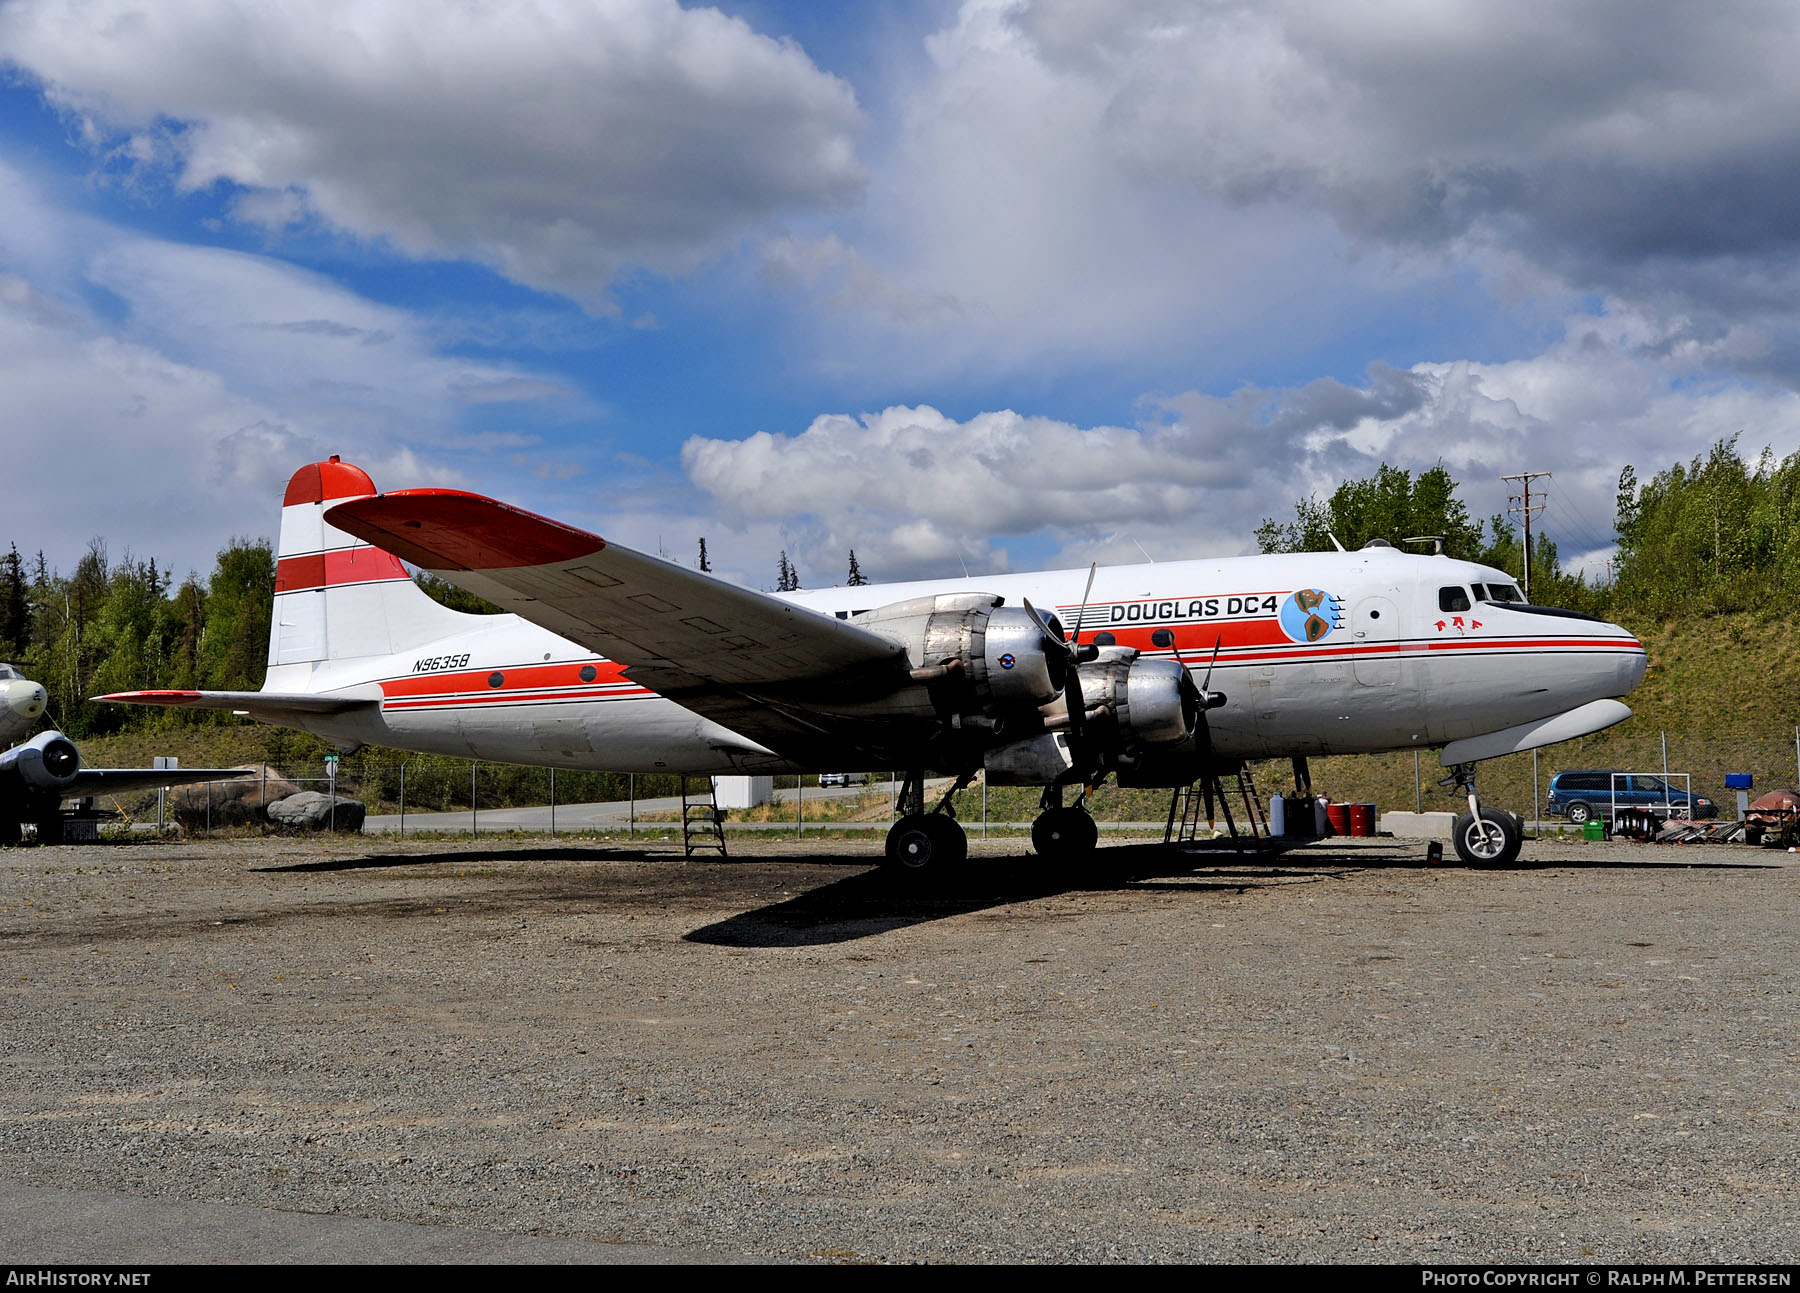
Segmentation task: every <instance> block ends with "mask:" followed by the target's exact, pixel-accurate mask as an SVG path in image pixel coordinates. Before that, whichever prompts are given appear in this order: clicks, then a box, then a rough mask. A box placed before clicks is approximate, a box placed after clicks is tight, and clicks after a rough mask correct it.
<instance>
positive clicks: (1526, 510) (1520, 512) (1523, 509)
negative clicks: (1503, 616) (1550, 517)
mask: <svg viewBox="0 0 1800 1293" xmlns="http://www.w3.org/2000/svg"><path fill="white" fill-rule="evenodd" d="M1549 475H1550V473H1549V472H1547V471H1522V472H1519V473H1518V474H1517V475H1515V476H1502V477H1501V478H1500V479H1501V480H1516V481H1518V482H1519V492H1518V493H1517V494H1511V495H1508V496H1507V500H1506V514H1507V515H1508V516H1522V517H1524V518H1525V600H1526V601H1530V600H1531V518H1532V517H1533V516H1536V515H1537V514H1538V513H1539V512H1542V511H1543V510H1544V507H1545V504H1544V503H1541V502H1540V503H1533V502H1532V501H1531V482H1532V481H1534V480H1541V479H1547V478H1548V477H1549ZM1538 497H1539V498H1542V499H1547V498H1548V497H1549V495H1547V494H1546V493H1544V492H1543V491H1542V490H1540V491H1538Z"/></svg>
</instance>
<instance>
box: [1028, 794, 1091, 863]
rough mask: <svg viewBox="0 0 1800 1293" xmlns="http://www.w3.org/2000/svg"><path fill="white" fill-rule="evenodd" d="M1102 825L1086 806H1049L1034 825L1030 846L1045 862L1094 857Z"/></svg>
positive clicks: (1064, 861)
mask: <svg viewBox="0 0 1800 1293" xmlns="http://www.w3.org/2000/svg"><path fill="white" fill-rule="evenodd" d="M1099 842H1100V828H1099V827H1098V826H1096V825H1094V819H1093V818H1092V817H1090V816H1088V814H1087V810H1086V809H1085V808H1047V809H1045V810H1044V811H1043V812H1041V813H1039V814H1038V817H1037V820H1036V821H1035V822H1033V823H1032V824H1031V847H1032V848H1033V849H1035V850H1036V851H1037V855H1038V856H1039V857H1041V858H1043V859H1044V860H1045V861H1046V862H1051V863H1056V864H1058V865H1062V864H1066V863H1070V862H1082V861H1085V860H1086V859H1088V858H1090V857H1092V856H1093V853H1094V846H1095V845H1097V844H1098V843H1099Z"/></svg>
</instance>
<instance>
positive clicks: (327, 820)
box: [268, 790, 368, 834]
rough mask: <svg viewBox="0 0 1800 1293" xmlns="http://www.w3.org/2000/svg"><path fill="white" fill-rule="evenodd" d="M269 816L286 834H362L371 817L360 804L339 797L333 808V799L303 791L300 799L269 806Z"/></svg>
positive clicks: (281, 801) (290, 799)
mask: <svg viewBox="0 0 1800 1293" xmlns="http://www.w3.org/2000/svg"><path fill="white" fill-rule="evenodd" d="M268 815H269V820H270V821H271V822H274V823H275V825H277V826H280V827H282V828H283V829H285V830H291V831H328V830H338V831H343V832H347V833H350V834H354V833H355V832H357V831H360V830H362V827H363V818H364V817H366V816H367V815H368V810H367V809H366V808H364V807H363V805H362V801H361V800H357V799H345V798H344V797H343V796H342V795H339V796H338V798H337V800H336V801H335V806H334V802H333V800H332V798H331V796H330V795H322V794H320V793H319V792H318V791H316V790H302V791H301V792H300V793H299V794H297V795H289V796H288V797H287V798H285V799H277V800H276V801H275V802H274V803H272V804H270V805H269V807H268Z"/></svg>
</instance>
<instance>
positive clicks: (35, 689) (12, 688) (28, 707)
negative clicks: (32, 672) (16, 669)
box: [6, 679, 50, 722]
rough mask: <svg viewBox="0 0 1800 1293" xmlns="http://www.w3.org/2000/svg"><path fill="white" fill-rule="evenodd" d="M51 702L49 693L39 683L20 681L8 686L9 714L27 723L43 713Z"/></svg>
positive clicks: (7, 701) (7, 705)
mask: <svg viewBox="0 0 1800 1293" xmlns="http://www.w3.org/2000/svg"><path fill="white" fill-rule="evenodd" d="M49 700H50V697H49V695H48V693H46V692H45V691H44V689H43V687H42V686H40V685H39V684H38V683H35V682H26V681H25V680H23V679H20V680H18V681H16V682H9V683H7V684H6V708H7V712H9V713H11V714H13V715H14V716H15V717H18V718H22V719H25V720H26V721H27V722H29V721H31V720H33V719H35V718H36V717H37V716H38V715H39V714H41V713H43V712H44V706H45V705H46V704H48V703H49Z"/></svg>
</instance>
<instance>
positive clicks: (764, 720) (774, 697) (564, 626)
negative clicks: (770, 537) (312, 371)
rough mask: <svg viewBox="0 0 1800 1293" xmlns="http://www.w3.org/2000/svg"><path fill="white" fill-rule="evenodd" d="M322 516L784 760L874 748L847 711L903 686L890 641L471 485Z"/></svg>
mask: <svg viewBox="0 0 1800 1293" xmlns="http://www.w3.org/2000/svg"><path fill="white" fill-rule="evenodd" d="M325 519H326V521H327V522H328V523H329V524H331V525H333V526H336V527H337V528H338V529H340V530H343V531H345V532H346V533H349V534H354V535H355V536H356V537H358V538H360V539H364V540H367V541H368V542H370V543H372V544H374V545H376V546H377V547H380V548H385V549H386V550H387V551H389V552H392V553H393V554H394V555H396V556H398V557H400V558H401V559H403V560H405V561H410V562H412V563H413V564H414V565H417V566H421V567H423V568H424V569H426V570H429V571H430V572H431V573H432V574H434V575H437V576H438V577H440V578H443V579H447V580H449V581H450V582H451V583H454V584H457V585H459V586H461V587H463V588H466V589H468V590H469V591H471V592H474V593H477V594H479V595H480V596H482V597H485V598H487V599H488V600H489V601H491V602H493V603H494V604H495V605H497V606H500V607H502V608H503V609H505V610H509V611H512V612H514V613H515V614H517V615H518V616H520V617H521V618H522V619H526V620H530V621H531V622H532V623H534V624H537V625H540V626H542V627H544V628H547V629H549V630H550V631H551V632H553V633H557V634H560V635H561V636H563V637H565V638H568V639H569V640H570V641H572V642H576V643H579V644H580V645H582V646H584V647H587V648H588V649H589V650H591V651H595V652H598V653H599V654H601V655H603V656H605V657H607V658H608V659H611V660H616V661H618V662H619V663H620V664H623V665H625V666H626V669H625V672H626V676H627V677H629V678H631V679H632V680H633V681H636V682H639V683H642V684H643V685H644V686H646V687H649V688H650V689H651V690H653V691H656V692H658V693H660V694H661V695H664V696H667V697H668V698H669V699H671V700H674V701H677V702H678V703H680V704H682V705H684V706H686V707H687V708H689V709H692V710H694V711H695V712H697V713H700V714H703V715H705V716H706V717H708V718H711V719H713V720H714V721H716V722H718V723H721V724H723V725H724V726H726V727H729V728H731V729H732V730H733V731H735V732H738V733H740V734H742V735H744V736H747V737H749V738H750V739H752V740H755V741H758V742H760V743H762V744H763V745H765V746H767V747H768V748H770V749H773V750H776V751H779V752H780V753H782V754H784V755H787V756H788V757H790V758H796V759H802V760H808V759H812V758H814V757H830V758H835V759H836V760H838V761H842V759H843V757H844V755H845V749H844V746H845V744H846V743H848V744H849V745H851V746H859V747H861V748H863V749H868V750H873V749H875V748H878V747H879V745H880V743H881V742H880V735H881V731H882V730H883V728H882V724H881V723H880V721H879V720H876V719H870V718H868V717H867V716H862V717H853V716H851V715H849V714H848V713H846V710H847V709H851V708H854V707H855V706H856V705H857V704H858V703H861V702H867V701H871V700H875V699H879V698H880V697H882V696H886V695H889V694H891V693H892V692H894V691H895V690H897V689H898V688H901V687H904V686H906V685H908V683H909V673H910V670H911V662H910V660H909V658H908V656H907V654H906V650H905V648H904V647H903V646H902V645H901V644H899V643H898V642H896V641H894V640H893V639H891V638H888V637H884V636H882V635H881V634H878V633H872V632H870V631H868V630H867V629H863V628H859V627H857V626H856V625H853V624H849V623H846V622H845V621H842V620H838V619H834V618H832V617H830V616H826V615H820V614H819V613H817V612H815V611H809V610H806V609H804V608H802V607H798V606H791V605H789V604H788V603H786V602H783V601H780V600H778V599H777V598H773V597H768V596H765V595H764V594H762V593H757V592H752V591H750V590H748V589H744V588H738V587H736V586H735V585H732V584H727V583H725V582H724V581H722V580H718V579H714V578H712V577H711V576H709V575H703V574H700V573H698V572H696V571H692V570H688V569H685V568H684V567H681V566H677V565H674V564H673V563H671V562H667V561H662V560H659V559H657V558H655V557H651V556H648V555H646V554H644V553H641V552H634V551H632V550H631V549H630V548H625V547H620V546H619V545H618V544H612V543H608V542H607V541H606V540H604V539H602V538H601V537H600V536H599V535H597V534H589V533H587V532H586V531H585V530H579V529H576V528H574V527H573V526H568V525H564V524H562V523H560V522H558V521H552V520H549V519H547V518H545V517H541V516H536V515H533V514H532V513H530V512H526V511H523V510H521V509H519V508H516V507H511V506H508V505H507V504H505V503H500V502H496V501H495V500H493V499H491V498H484V497H482V496H481V495H479V494H469V493H464V492H462V491H460V490H444V489H413V490H400V491H396V492H394V493H391V494H378V495H375V496H373V497H369V498H359V499H355V500H352V501H350V502H347V503H340V504H339V505H338V506H336V507H334V508H332V509H331V510H330V511H329V512H327V513H326V516H325Z"/></svg>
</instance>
